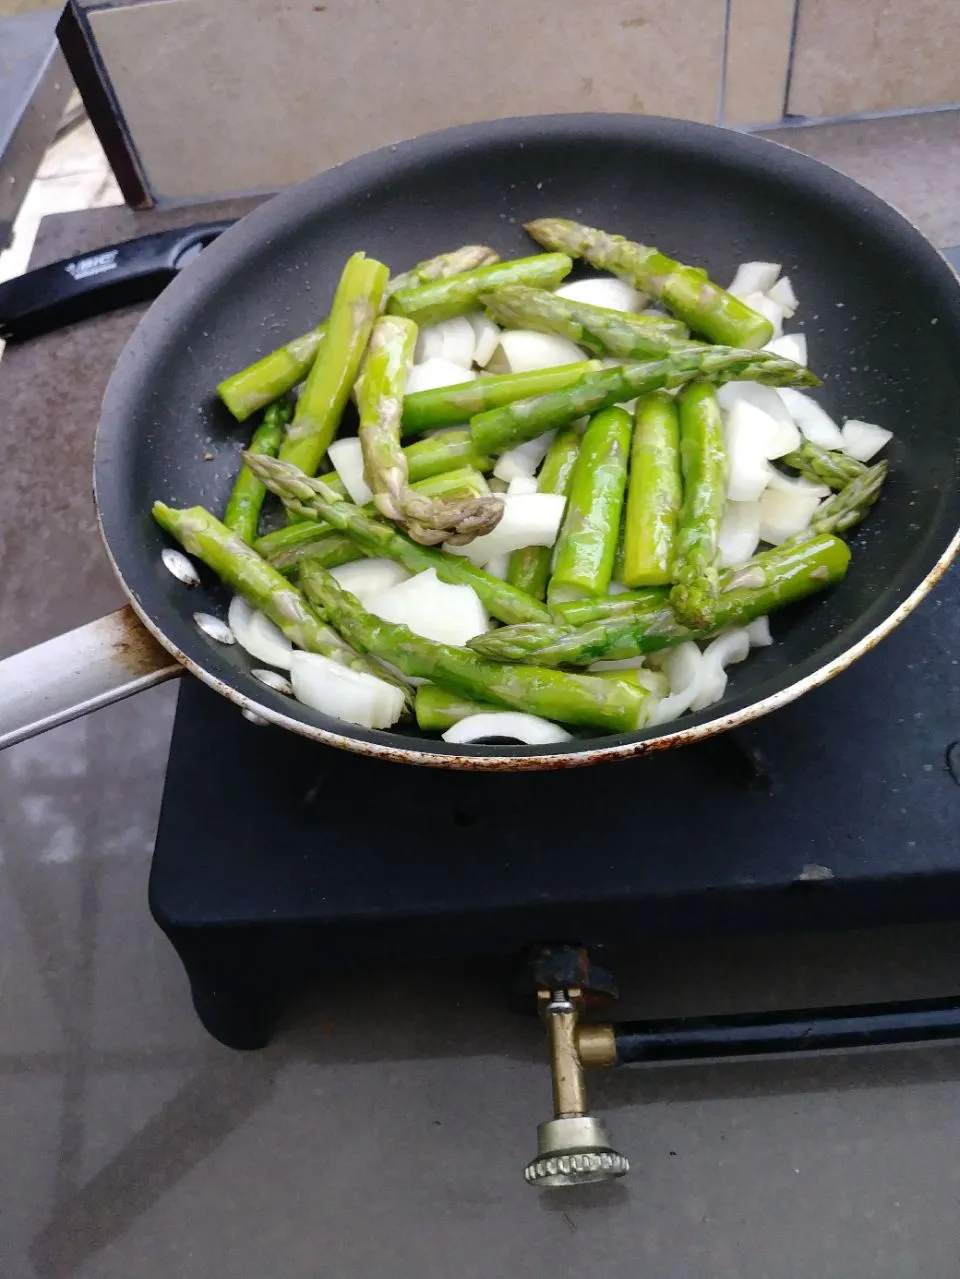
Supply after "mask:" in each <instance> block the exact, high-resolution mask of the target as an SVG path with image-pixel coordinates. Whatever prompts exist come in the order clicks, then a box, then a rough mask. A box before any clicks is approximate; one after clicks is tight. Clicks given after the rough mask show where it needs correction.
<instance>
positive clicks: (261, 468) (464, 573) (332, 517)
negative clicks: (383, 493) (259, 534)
mask: <svg viewBox="0 0 960 1279" xmlns="http://www.w3.org/2000/svg"><path fill="white" fill-rule="evenodd" d="M246 461H247V463H248V465H249V466H250V468H251V470H253V472H254V473H255V474H256V475H258V476H259V477H260V479H262V480H263V482H264V484H266V486H267V488H268V489H270V491H271V492H272V493H276V495H277V496H278V497H279V498H280V499H281V500H282V501H283V503H284V505H285V506H286V507H287V508H288V510H291V511H293V512H295V513H296V514H299V515H305V516H307V517H308V518H309V519H321V520H326V521H327V522H328V523H330V524H332V525H333V527H334V528H337V529H340V531H341V532H344V533H349V534H350V536H351V537H352V538H353V540H354V541H355V542H356V543H357V545H358V546H359V547H360V548H361V549H362V550H363V551H365V552H366V553H367V554H368V555H384V556H386V557H387V558H388V559H392V560H396V561H397V562H398V563H399V564H402V565H403V567H404V568H405V569H407V570H408V571H409V572H411V573H422V572H423V571H424V569H428V568H435V569H436V570H437V576H438V577H439V578H440V580H441V581H442V582H452V583H453V584H454V585H466V586H472V587H473V589H474V590H475V591H476V592H477V594H478V595H479V597H480V599H481V600H482V601H483V605H484V607H485V608H486V610H487V612H488V613H491V614H492V615H493V616H494V617H496V618H499V619H500V621H502V622H527V621H538V622H545V621H548V620H549V618H550V614H549V613H548V612H547V610H546V609H545V608H544V606H543V605H542V604H541V603H540V602H539V601H538V600H535V599H532V598H531V597H530V596H529V595H525V594H524V593H523V591H518V590H517V589H516V587H515V586H511V585H510V584H509V583H508V582H502V581H500V579H499V578H496V577H492V576H491V575H490V574H489V573H485V572H484V571H483V569H482V568H477V566H476V565H475V564H471V563H470V561H469V560H467V559H465V558H464V557H463V556H462V555H447V554H446V552H444V551H438V550H435V549H434V548H433V547H430V546H420V545H419V544H418V543H417V542H414V541H411V539H410V538H409V537H406V536H405V535H404V534H403V533H400V532H398V531H397V530H396V529H394V528H391V527H390V525H389V524H384V523H382V521H380V520H376V519H372V518H371V517H370V516H369V515H366V514H364V512H363V511H362V510H360V508H359V507H356V506H353V505H352V504H351V503H350V502H345V501H344V500H343V498H342V497H340V495H339V494H338V493H335V492H334V491H333V490H332V489H331V488H328V486H327V485H326V484H324V483H323V481H322V480H316V479H310V478H309V477H307V476H306V475H304V474H303V473H302V472H300V471H298V470H297V468H296V467H295V466H290V465H289V464H288V463H286V462H282V461H280V460H279V459H278V458H272V457H255V456H253V455H248V456H246Z"/></svg>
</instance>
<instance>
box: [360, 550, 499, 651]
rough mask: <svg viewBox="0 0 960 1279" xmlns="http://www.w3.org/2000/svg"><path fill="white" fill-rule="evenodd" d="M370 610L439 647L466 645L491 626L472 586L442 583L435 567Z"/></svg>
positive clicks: (395, 588)
mask: <svg viewBox="0 0 960 1279" xmlns="http://www.w3.org/2000/svg"><path fill="white" fill-rule="evenodd" d="M367 608H368V609H369V610H370V612H371V613H375V614H376V615H377V617H382V618H383V619H384V621H387V622H399V623H400V624H401V625H403V626H408V627H409V628H410V630H411V631H413V632H414V633H415V634H416V635H422V636H423V637H424V639H430V640H434V641H436V643H438V644H454V645H463V644H466V642H467V640H469V639H473V637H474V635H482V634H483V633H484V631H485V630H486V629H487V627H488V626H489V624H490V619H489V618H488V617H487V613H486V610H485V609H484V607H483V605H482V604H481V603H480V599H479V597H478V596H477V593H476V591H475V590H474V589H473V587H472V586H453V585H451V584H450V583H449V582H441V581H440V579H439V578H438V577H437V570H436V569H435V568H428V569H427V570H426V571H425V572H423V573H418V574H417V575H416V577H411V578H410V579H409V581H406V582H401V583H400V584H399V586H393V587H391V588H390V590H388V591H384V592H383V593H382V594H381V595H376V596H374V597H373V599H371V600H369V602H368V604H367Z"/></svg>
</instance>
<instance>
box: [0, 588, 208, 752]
mask: <svg viewBox="0 0 960 1279" xmlns="http://www.w3.org/2000/svg"><path fill="white" fill-rule="evenodd" d="M182 671H183V667H182V666H181V665H180V664H179V662H177V661H176V660H175V659H174V658H173V657H172V656H171V655H170V654H169V653H168V652H167V651H166V649H164V648H162V647H161V646H160V645H159V644H158V643H157V642H156V640H155V639H154V638H153V637H152V636H151V635H150V634H149V633H148V632H147V631H145V630H144V628H143V627H142V626H141V625H140V623H139V622H138V621H137V618H136V615H135V614H134V611H133V609H132V608H130V607H129V606H127V607H126V608H121V609H118V611H117V612H116V613H109V614H108V615H107V616H106V617H101V618H98V619H97V621H95V622H90V623H88V624H87V625H86V626H78V627H77V629H76V630H75V631H67V633H66V634H65V635H58V636H57V638H56V639H52V640H47V641H46V643H44V644H37V645H36V646H35V647H34V648H28V649H26V650H25V651H24V652H22V653H14V655H13V656H12V657H7V658H4V659H3V660H2V661H0V750H2V749H3V748H4V747H5V746H12V745H13V744H14V743H15V742H22V741H24V740H25V739H26V738H28V737H35V736H36V734H37V733H45V732H46V731H47V729H48V728H55V727H56V726H57V725H58V724H65V723H66V722H67V721H68V720H71V719H77V718H79V717H80V716H81V715H86V714H88V713H89V712H90V711H95V710H98V709H99V708H100V707H101V706H109V705H110V703H111V702H119V701H121V700H122V699H123V698H124V697H129V696H130V695H131V694H132V693H139V692H141V690H143V689H145V688H150V687H151V685H153V684H159V683H160V682H161V681H162V680H166V679H172V678H173V676H175V675H179V674H181V673H182Z"/></svg>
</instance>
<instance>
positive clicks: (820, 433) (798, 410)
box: [777, 386, 843, 449]
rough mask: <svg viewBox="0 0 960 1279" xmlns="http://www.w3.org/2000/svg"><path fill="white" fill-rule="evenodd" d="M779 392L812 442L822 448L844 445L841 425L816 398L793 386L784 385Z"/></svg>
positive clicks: (788, 409) (804, 433) (836, 447)
mask: <svg viewBox="0 0 960 1279" xmlns="http://www.w3.org/2000/svg"><path fill="white" fill-rule="evenodd" d="M777 394H778V395H779V396H780V398H781V399H782V400H783V402H784V404H785V405H786V406H787V412H788V413H789V414H790V416H791V417H792V418H793V420H794V422H796V424H797V426H799V428H800V430H801V432H802V433H803V435H804V436H806V438H807V439H808V440H809V441H810V443H811V444H818V445H819V446H820V448H822V449H839V448H842V447H843V436H842V435H841V434H840V428H839V426H837V424H836V422H834V420H833V418H832V417H831V416H830V414H829V413H828V412H827V411H826V410H825V409H822V408H821V407H820V405H819V404H818V403H817V402H816V400H812V399H811V398H810V396H809V395H804V393H803V392H802V391H797V390H796V389H795V388H794V387H792V386H782V387H781V388H780V389H779V391H778V392H777Z"/></svg>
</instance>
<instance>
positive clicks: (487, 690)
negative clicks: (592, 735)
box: [300, 560, 649, 733]
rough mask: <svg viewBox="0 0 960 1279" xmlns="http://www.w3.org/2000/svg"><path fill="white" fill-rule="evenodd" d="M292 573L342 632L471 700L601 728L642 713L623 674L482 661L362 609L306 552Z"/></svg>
mask: <svg viewBox="0 0 960 1279" xmlns="http://www.w3.org/2000/svg"><path fill="white" fill-rule="evenodd" d="M300 580H301V584H302V586H303V589H304V591H305V592H306V594H307V598H308V599H309V600H310V601H311V602H312V603H314V604H315V605H316V606H317V607H318V608H319V609H320V611H321V612H322V614H323V616H324V617H326V618H327V620H328V621H329V622H330V623H331V624H332V625H334V626H336V628H337V630H338V631H339V632H340V634H341V635H343V636H344V638H346V639H348V640H349V641H350V642H351V643H352V644H354V645H356V646H357V647H358V648H360V649H362V650H363V651H364V652H366V653H369V654H371V655H373V656H374V657H378V658H379V659H380V660H381V661H384V662H389V663H390V664H391V665H392V666H396V667H398V668H399V669H400V670H401V671H402V672H403V673H404V674H405V675H407V676H410V677H413V678H420V679H429V680H433V681H434V682H435V683H437V684H439V685H440V686H441V687H444V688H446V689H448V690H449V691H450V692H454V693H460V694H463V695H465V696H467V697H469V698H471V699H476V700H478V701H485V702H491V703H493V704H494V705H500V706H506V707H509V708H510V709H511V710H518V711H526V712H528V713H530V714H532V715H542V716H543V717H544V718H546V719H551V720H558V721H559V722H560V723H564V724H583V725H585V726H587V727H590V728H599V729H602V730H604V731H606V732H609V733H624V732H632V731H633V730H635V729H637V728H642V727H643V724H644V722H645V720H646V716H647V703H648V701H649V693H648V692H647V690H646V689H643V688H639V687H637V686H636V685H635V684H632V683H630V682H628V681H626V680H617V679H602V678H599V677H597V676H592V675H571V674H568V673H567V672H564V671H546V670H544V669H542V668H541V667H538V666H534V667H529V668H528V667H524V666H504V665H501V664H500V663H498V662H488V661H484V660H483V659H482V658H480V657H477V655H476V654H475V653H470V652H467V650H466V649H463V648H454V647H453V646H452V645H449V644H437V643H435V642H434V641H433V640H428V639H424V638H422V637H421V636H419V635H416V634H415V633H414V632H413V631H411V630H410V629H409V627H406V626H401V625H399V624H397V623H396V622H386V621H384V620H383V619H382V618H379V617H375V616H374V615H373V614H372V613H368V612H367V611H366V610H365V609H364V608H363V607H362V606H361V604H360V602H359V600H357V598H356V597H355V596H354V595H351V594H350V593H349V592H348V591H344V590H343V589H342V588H341V587H340V586H338V584H337V583H336V581H335V580H334V579H333V578H332V577H331V576H330V574H329V573H328V572H326V570H325V569H322V568H319V567H318V566H317V565H316V564H314V563H312V562H311V561H309V560H308V561H306V562H305V563H304V565H303V567H302V569H301V578H300Z"/></svg>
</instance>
